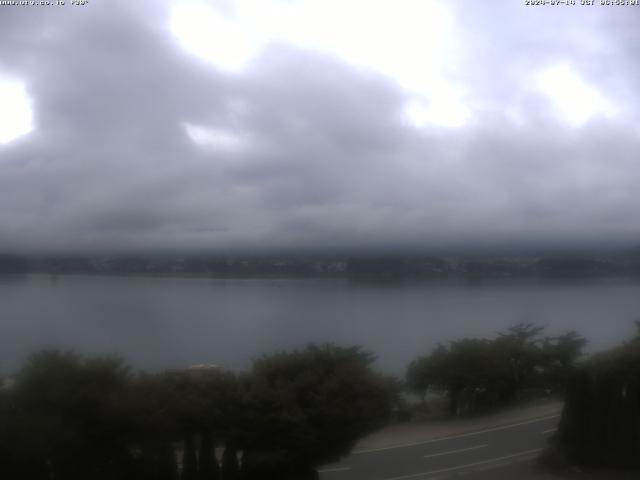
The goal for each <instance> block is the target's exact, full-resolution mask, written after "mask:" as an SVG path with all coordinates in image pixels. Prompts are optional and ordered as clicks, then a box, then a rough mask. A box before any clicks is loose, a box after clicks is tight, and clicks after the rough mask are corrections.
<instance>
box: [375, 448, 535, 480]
mask: <svg viewBox="0 0 640 480" xmlns="http://www.w3.org/2000/svg"><path fill="white" fill-rule="evenodd" d="M540 451H542V449H541V448H536V449H534V450H525V451H524V452H518V453H514V454H512V455H505V456H504V457H496V458H490V459H489V460H482V461H481V462H474V463H467V464H465V465H458V466H455V467H448V468H441V469H439V470H431V471H430V472H421V473H412V474H411V475H401V476H400V477H390V478H385V479H384V480H405V479H408V478H417V477H424V476H426V475H436V474H438V473H445V472H453V471H454V470H462V469H463V468H470V467H478V466H480V465H487V464H488V463H496V462H501V461H504V460H508V459H510V458H516V457H522V456H525V455H531V454H534V453H538V452H540Z"/></svg>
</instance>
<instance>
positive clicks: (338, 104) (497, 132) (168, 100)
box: [0, 1, 640, 250]
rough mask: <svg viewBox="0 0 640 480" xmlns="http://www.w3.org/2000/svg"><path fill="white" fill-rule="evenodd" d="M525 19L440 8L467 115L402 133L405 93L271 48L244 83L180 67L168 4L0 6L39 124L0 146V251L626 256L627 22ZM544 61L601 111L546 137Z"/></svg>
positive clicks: (633, 198)
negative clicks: (598, 252) (192, 131)
mask: <svg viewBox="0 0 640 480" xmlns="http://www.w3.org/2000/svg"><path fill="white" fill-rule="evenodd" d="M132 3H135V5H131V4H132ZM522 3H523V2H519V1H513V2H495V3H492V4H491V6H487V5H486V3H485V4H483V5H480V4H478V5H471V4H470V3H469V2H462V1H456V2H446V5H447V6H448V8H449V9H450V11H451V14H452V16H453V18H454V20H455V33H456V36H457V37H456V40H457V42H456V44H457V57H456V58H452V60H451V68H450V69H448V71H449V70H450V71H449V73H448V75H450V77H451V80H452V82H456V83H457V84H459V85H461V86H462V87H463V89H464V91H465V92H466V96H465V100H466V103H467V104H468V106H469V108H470V110H471V111H472V116H471V119H470V120H469V121H468V122H467V124H465V125H464V126H460V127H442V126H428V125H427V126H423V127H420V128H414V127H413V126H410V125H407V124H406V122H403V121H402V111H403V108H404V106H405V105H406V103H407V101H409V100H410V93H409V92H408V91H406V90H404V89H403V88H402V87H400V86H399V85H398V84H397V83H396V82H394V80H393V79H392V78H391V77H387V76H385V75H384V73H382V72H376V71H374V70H371V69H366V68H362V67H358V66H354V65H351V64H349V63H347V62H346V61H345V60H343V59H340V58H337V57H335V56H332V55H331V54H330V53H328V52H321V51H311V50H307V49H304V48H302V47H299V46H296V45H292V44H288V43H287V42H286V41H280V42H273V43H271V44H269V45H268V46H266V47H265V48H264V49H263V50H262V51H261V53H260V54H259V55H258V56H257V57H256V58H255V59H254V60H253V61H252V62H251V63H250V64H249V65H248V66H247V67H246V68H245V69H244V70H242V71H240V72H228V71H224V70H222V69H219V68H216V67H215V66H213V65H210V64H207V63H206V62H204V61H201V60H199V59H196V58H194V57H193V56H191V55H190V54H188V53H187V52H185V51H184V49H183V48H182V47H181V46H180V44H179V43H178V42H177V41H176V40H175V39H174V38H173V37H172V36H171V35H170V33H169V32H168V30H167V29H166V28H165V27H164V25H166V23H167V16H168V14H169V13H168V12H169V6H170V5H169V4H168V3H167V4H165V3H161V2H149V1H143V2H119V1H113V2H102V3H100V2H95V3H94V4H91V5H89V6H87V7H84V8H78V9H75V10H70V9H68V8H54V7H51V8H50V9H48V10H46V11H45V10H43V9H40V10H38V9H37V8H36V7H24V8H23V7H0V8H1V11H0V31H1V32H2V39H3V41H2V42H0V75H8V76H12V77H15V78H20V79H22V80H23V81H24V82H25V85H26V89H27V91H28V93H29V95H30V96H31V98H32V99H33V108H34V117H35V128H34V130H33V131H32V132H31V133H30V134H28V135H26V136H24V137H22V138H19V139H16V140H14V141H12V142H9V143H6V144H4V145H0V247H3V248H7V249H12V248H20V249H25V250H75V249H82V250H86V249H105V248H106V249H110V248H113V249H129V248H132V249H140V248H150V249H187V250H189V249H209V248H210V249H219V248H222V249H226V248H232V247H233V248H271V247H273V248H285V249H286V248H298V247H312V248H314V247H338V248H339V247H352V246H370V247H380V246H408V245H410V246H425V247H428V248H431V247H438V246H442V245H464V244H466V243H475V242H482V243H495V244H504V243H505V242H507V243H508V242H515V243H519V244H530V243H535V242H544V243H554V242H559V243H567V242H569V243H570V242H579V243H581V244H582V243H589V242H594V243H595V242H630V243H633V242H635V241H636V239H637V238H640V236H639V234H640V214H639V213H638V208H637V205H638V196H637V193H636V191H637V185H638V184H639V183H640V166H639V165H638V152H639V151H640V150H639V148H640V129H639V128H638V123H637V122H638V115H637V112H638V107H639V106H640V105H639V99H640V97H639V95H638V91H640V90H639V88H640V75H639V72H640V65H639V60H638V56H637V54H636V52H635V51H634V48H633V47H632V45H633V44H634V42H637V40H638V34H637V33H636V32H637V31H640V30H638V28H637V27H638V26H639V21H638V19H639V18H640V17H639V15H640V8H637V9H636V8H632V7H628V8H626V9H624V8H623V7H619V8H618V9H617V10H616V9H614V8H613V7H610V8H608V9H607V8H604V7H594V9H591V10H588V9H586V8H580V7H576V8H565V9H564V10H563V11H560V9H559V8H556V10H551V8H546V9H544V8H542V7H540V8H538V9H534V8H525V7H524V6H523V5H522ZM595 9H598V10H595ZM354 34H357V26H354ZM390 34H393V32H390ZM401 54H402V52H398V55H401ZM416 61H419V59H416ZM558 62H564V63H567V62H568V63H570V64H571V66H572V68H573V69H574V70H575V71H576V72H578V73H579V74H580V76H581V78H583V79H584V80H585V81H586V82H587V83H588V84H589V85H592V86H594V87H596V88H597V89H598V90H599V91H601V92H602V93H603V95H605V96H606V97H607V98H608V99H610V101H611V102H612V103H614V104H615V105H619V106H620V107H619V109H618V110H619V113H617V114H616V115H614V116H610V117H603V116H597V115H596V116H594V117H593V118H591V119H590V120H589V121H588V122H586V123H584V124H582V125H579V126H575V125H573V126H572V125H567V124H566V123H565V122H563V119H562V118H559V117H558V116H557V115H555V114H554V113H553V105H552V104H551V103H550V100H549V98H547V97H545V95H544V94H543V93H540V92H539V91H536V90H535V89H534V88H533V87H534V73H535V72H536V71H538V70H540V69H543V68H545V67H546V66H548V65H553V64H554V63H558ZM0 108H2V107H1V106H0ZM514 112H515V113H514ZM188 126H192V127H194V126H195V128H202V129H204V130H203V131H204V132H205V133H203V134H202V135H204V137H205V140H204V141H203V142H201V144H198V143H196V142H194V141H192V139H191V138H190V137H189V135H188ZM207 129H208V130H207ZM207 132H208V133H207ZM211 132H214V133H211ZM215 132H226V133H224V134H221V135H227V136H228V137H229V138H227V139H226V140H225V141H220V137H219V136H218V137H216V135H217V133H215ZM207 135H213V137H207ZM194 138H195V137H194ZM207 138H208V140H207ZM225 142H226V143H225Z"/></svg>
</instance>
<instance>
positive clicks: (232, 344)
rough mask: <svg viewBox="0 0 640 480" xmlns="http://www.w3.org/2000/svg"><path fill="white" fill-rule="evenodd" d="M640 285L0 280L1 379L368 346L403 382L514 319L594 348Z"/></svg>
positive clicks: (624, 320) (623, 317)
mask: <svg viewBox="0 0 640 480" xmlns="http://www.w3.org/2000/svg"><path fill="white" fill-rule="evenodd" d="M638 318H640V284H639V283H633V282H630V281H625V280H617V281H614V280H609V281H603V280H601V281H590V282H586V281H585V282H580V281H575V282H564V283H558V282H554V283H551V282H542V281H532V280H528V281H517V282H511V283H506V282H482V283H474V284H469V283H438V284H429V283H410V284H390V285H373V284H361V283H353V282H349V281H347V280H314V279H309V280H275V279H256V280H246V279H242V280H218V279H203V278H146V277H117V276H89V275H68V276H49V275H27V276H24V277H4V278H2V279H0V372H4V373H8V372H11V371H13V370H15V369H16V368H17V367H18V366H19V365H20V363H21V362H22V361H23V360H24V358H25V357H26V355H28V353H30V352H32V351H35V350H38V349H41V348H45V347H56V348H68V349H73V350H75V351H78V352H82V353H116V354H120V355H122V356H124V357H125V358H126V359H127V361H128V362H129V363H131V364H132V365H133V366H134V367H136V368H141V369H147V370H156V369H161V368H181V367H186V366H188V365H192V364H196V363H215V364H219V365H221V366H224V367H228V368H233V369H245V368H248V367H249V366H250V364H251V359H253V358H255V357H258V356H260V355H261V354H264V353H270V352H274V351H276V350H280V349H290V348H295V347H303V346H304V345H305V344H306V343H308V342H334V343H336V344H339V345H351V344H358V345H362V346H363V347H364V348H365V349H367V350H369V351H371V352H373V353H375V354H376V355H377V356H378V360H377V366H378V367H379V368H380V369H382V370H384V371H386V372H389V373H394V374H402V373H403V372H404V370H405V368H406V366H407V364H408V363H409V362H410V361H411V360H412V359H413V358H415V357H416V356H417V355H420V354H424V353H426V352H428V351H429V350H430V349H431V348H432V347H433V346H434V345H436V344H437V343H438V342H444V341H447V340H452V339H456V338H459V337H462V336H476V335H478V336H481V335H485V336H491V335H494V334H495V333H496V332H497V331H499V330H502V329H505V328H507V327H509V326H511V325H514V324H516V323H519V322H535V323H538V324H541V325H545V326H547V331H548V333H549V334H556V333H563V332H565V331H567V330H571V329H574V330H577V331H578V332H579V333H581V334H582V335H584V336H585V337H587V338H588V339H589V341H590V344H589V349H590V350H597V349H602V348H606V347H609V346H612V345H614V344H616V343H617V342H620V341H622V340H624V339H625V338H627V337H628V336H629V335H631V334H632V333H633V332H634V325H633V320H635V319H638Z"/></svg>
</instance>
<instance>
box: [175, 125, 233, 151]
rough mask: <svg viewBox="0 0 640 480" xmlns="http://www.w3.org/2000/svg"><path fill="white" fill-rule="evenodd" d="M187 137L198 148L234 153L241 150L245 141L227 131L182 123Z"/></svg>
mask: <svg viewBox="0 0 640 480" xmlns="http://www.w3.org/2000/svg"><path fill="white" fill-rule="evenodd" d="M184 129H185V131H186V133H187V136H188V137H189V138H190V139H191V140H192V141H193V142H194V143H195V144H196V145H198V146H200V147H204V148H211V149H215V150H225V151H235V150H239V149H241V148H242V147H243V146H244V144H245V141H244V139H243V138H242V137H241V136H240V135H237V134H235V133H233V132H230V131H228V130H224V129H220V128H212V127H204V126H202V125H194V124H191V123H184Z"/></svg>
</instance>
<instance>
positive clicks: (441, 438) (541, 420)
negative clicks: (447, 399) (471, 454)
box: [351, 413, 560, 455]
mask: <svg viewBox="0 0 640 480" xmlns="http://www.w3.org/2000/svg"><path fill="white" fill-rule="evenodd" d="M559 416H560V414H559V413H558V414H555V415H548V416H546V417H540V418H535V419H533V420H527V421H525V422H519V423H512V424H510V425H503V426H501V427H493V428H487V429H485V430H478V431H476V432H470V433H463V434H460V435H450V436H447V437H440V438H433V439H431V440H423V441H421V442H413V443H402V444H399V445H392V446H390V447H381V448H370V449H367V450H358V451H355V452H351V455H362V454H363V453H374V452H383V451H385V450H395V449H396V448H407V447H416V446H418V445H427V444H429V443H435V442H443V441H445V440H456V439H458V438H466V437H472V436H474V435H482V434H483V433H489V432H497V431H499V430H507V429H509V428H515V427H520V426H522V425H529V424H531V423H537V422H544V421H545V420H551V419H552V418H558V417H559Z"/></svg>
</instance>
